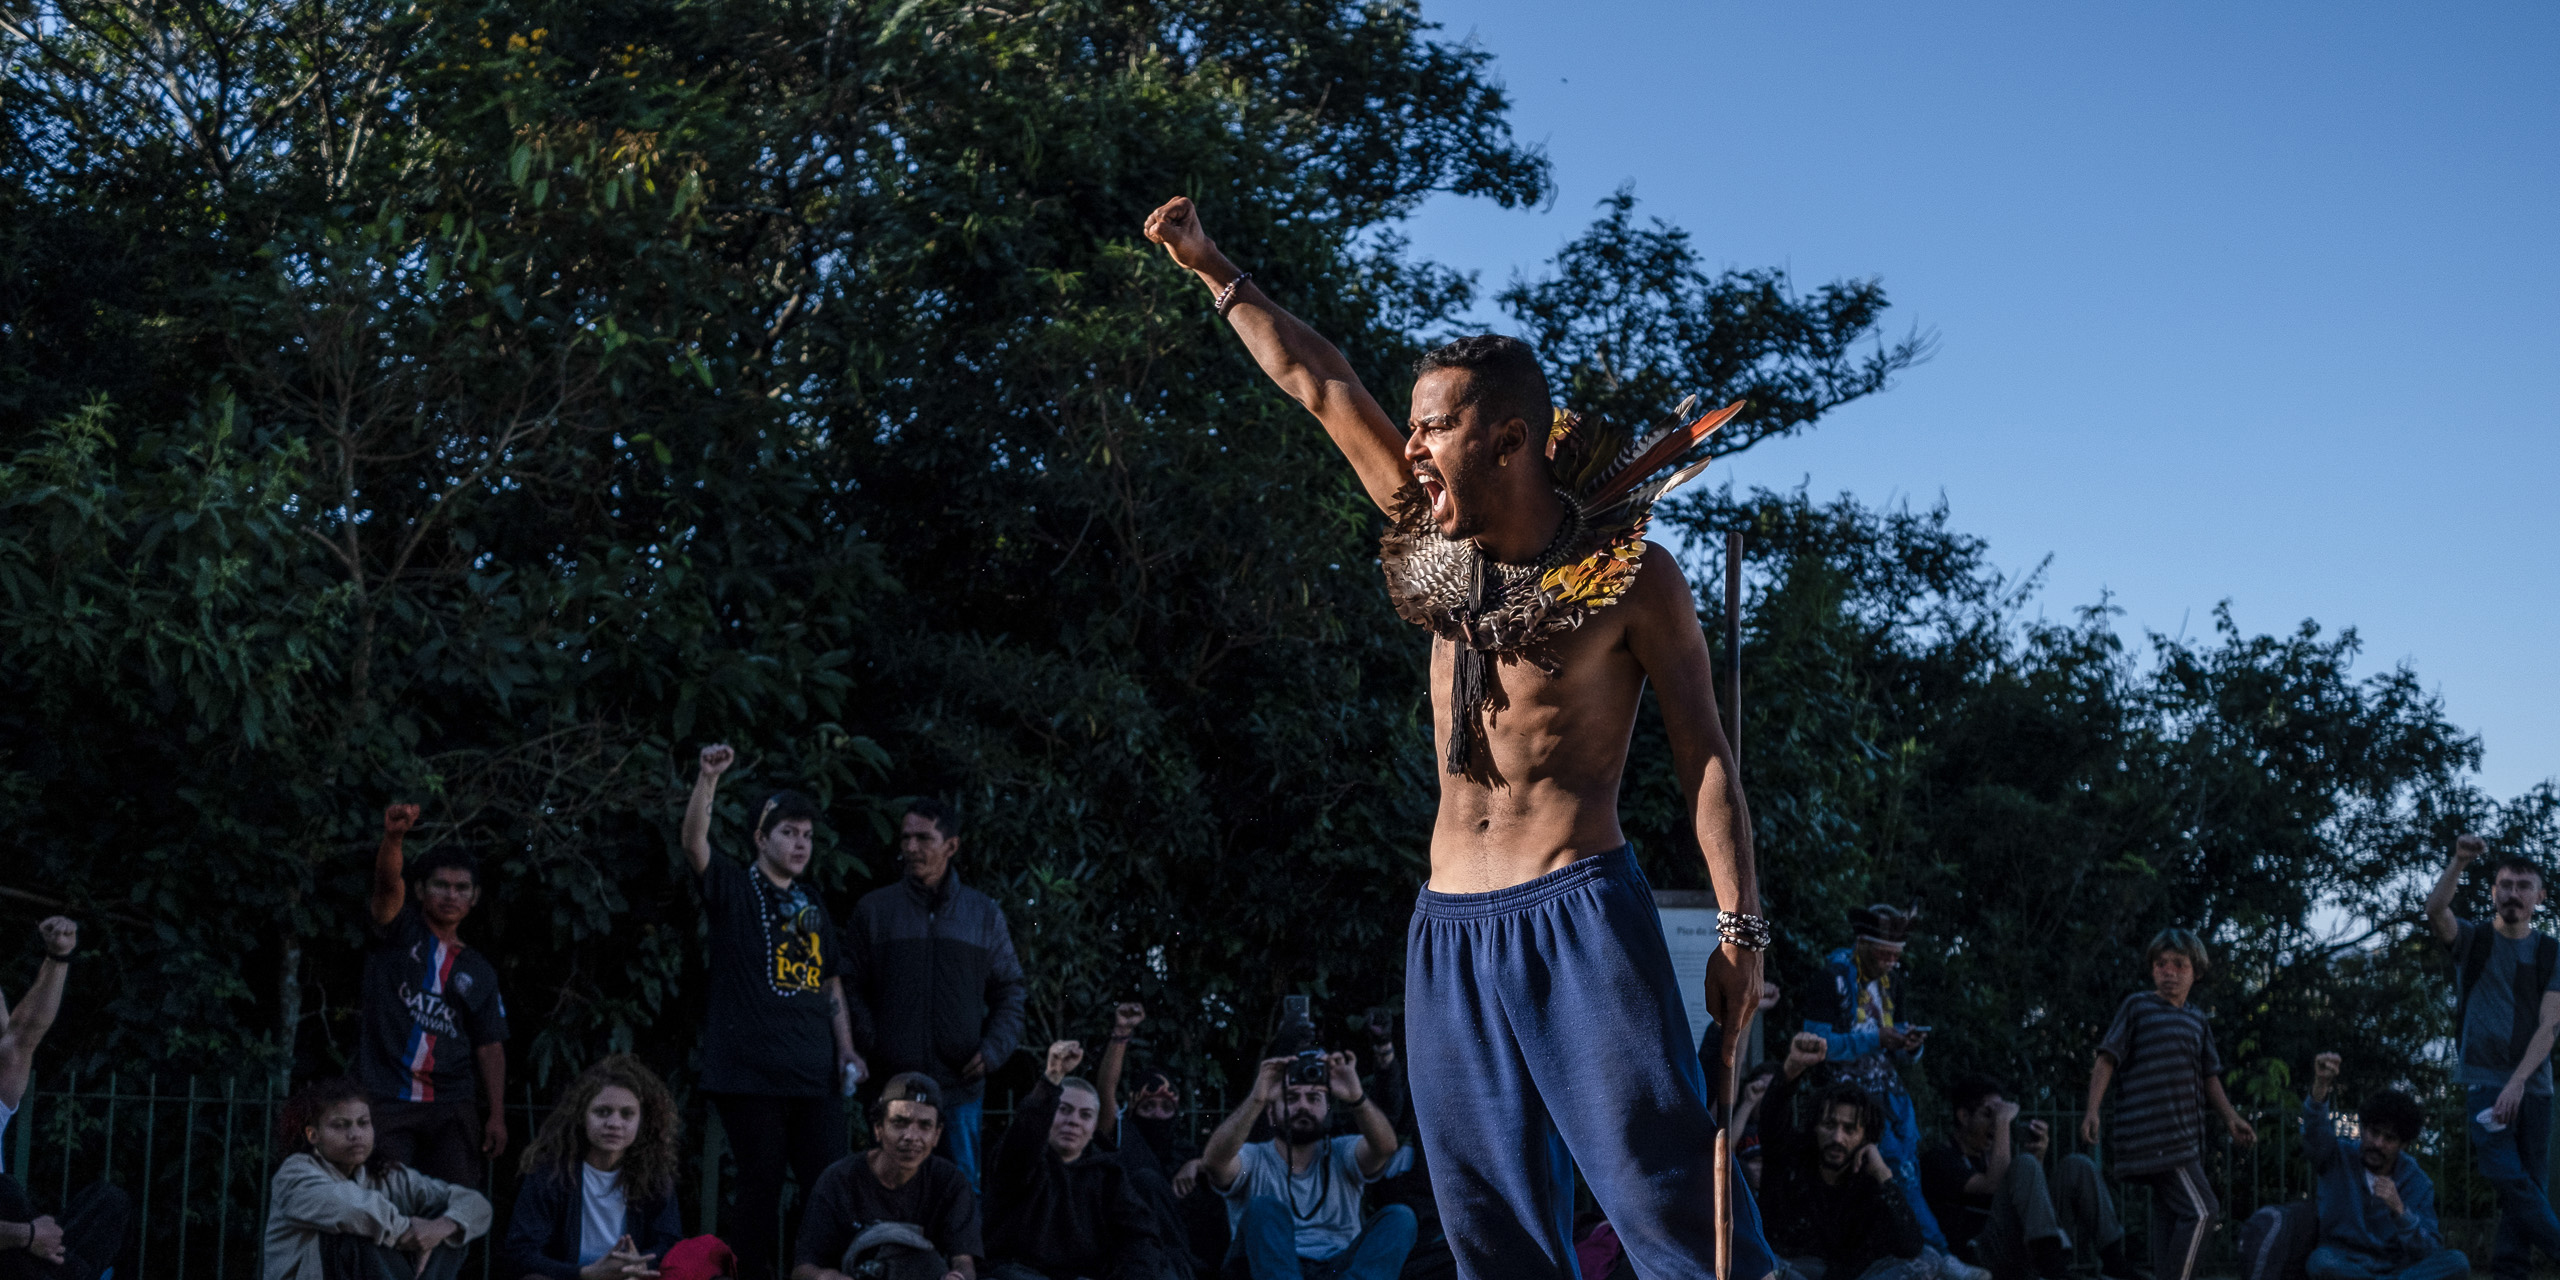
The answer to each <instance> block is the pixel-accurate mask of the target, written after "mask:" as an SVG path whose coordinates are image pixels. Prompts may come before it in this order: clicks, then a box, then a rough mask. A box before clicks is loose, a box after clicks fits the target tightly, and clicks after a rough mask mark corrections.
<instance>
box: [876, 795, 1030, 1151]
mask: <svg viewBox="0 0 2560 1280" xmlns="http://www.w3.org/2000/svg"><path fill="white" fill-rule="evenodd" d="M959 856H960V815H959V814H957V813H955V812H953V811H952V810H951V808H950V807H949V806H948V805H945V804H943V803H942V802H941V801H938V800H934V799H930V798H926V799H920V800H917V801H915V802H914V803H913V804H910V805H908V806H907V812H906V816H905V817H904V818H903V819H902V820H901V821H900V822H899V828H898V866H899V868H900V869H901V870H903V871H904V872H905V875H904V876H903V877H902V878H901V879H900V880H899V882H898V883H896V884H893V885H890V886H889V887H887V888H885V889H874V890H872V891H871V892H870V893H867V894H864V895H863V897H862V901H861V902H859V903H857V904H855V906H854V909H853V919H852V920H850V921H848V922H847V923H848V925H849V927H848V928H847V930H846V934H847V937H846V943H847V947H846V952H847V954H848V955H850V956H851V957H852V960H851V964H852V967H853V975H854V979H853V993H854V1001H855V1004H856V1007H857V1008H858V1009H859V1010H860V1015H861V1019H862V1026H863V1037H862V1045H863V1049H864V1050H865V1052H866V1053H867V1054H868V1055H869V1056H870V1057H871V1058H872V1059H873V1060H874V1061H875V1064H876V1065H877V1066H878V1068H879V1069H880V1070H881V1071H883V1072H900V1071H913V1072H918V1073H920V1074H923V1075H928V1076H931V1077H933V1080H934V1083H935V1084H937V1085H939V1086H941V1088H942V1102H943V1113H942V1155H943V1157H944V1158H945V1159H948V1160H950V1161H951V1162H952V1163H953V1164H956V1165H958V1166H960V1172H961V1174H962V1175H963V1176H965V1177H966V1178H968V1179H969V1186H970V1189H972V1190H976V1189H977V1187H978V1139H979V1127H980V1115H981V1113H982V1112H983V1110H984V1108H985V1104H986V1088H987V1073H988V1072H989V1071H992V1070H994V1069H995V1068H997V1067H999V1066H1002V1065H1003V1064H1004V1060H1005V1059H1007V1058H1009V1057H1012V1056H1013V1048H1014V1045H1015V1044H1017V1043H1019V1042H1020V1041H1021V1039H1022V1004H1023V996H1024V987H1023V983H1022V962H1021V961H1020V960H1018V959H1016V958H1015V957H1014V953H1013V933H1012V931H1011V930H1010V929H1008V928H1007V927H1006V925H1005V921H1004V910H1003V909H1002V908H1000V907H998V906H997V905H996V902H995V899H993V898H990V897H988V896H987V895H985V894H983V893H980V892H978V891H977V890H975V889H972V888H970V887H969V886H967V885H965V884H962V883H960V872H959V869H958V868H956V867H954V866H952V861H953V860H954V859H956V858H958V857H959Z"/></svg>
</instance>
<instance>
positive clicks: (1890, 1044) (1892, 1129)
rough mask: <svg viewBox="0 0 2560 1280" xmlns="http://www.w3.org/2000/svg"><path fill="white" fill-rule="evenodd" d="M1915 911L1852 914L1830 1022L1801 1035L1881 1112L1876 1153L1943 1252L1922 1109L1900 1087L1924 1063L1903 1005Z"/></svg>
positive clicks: (1919, 1034) (1835, 970) (1836, 969)
mask: <svg viewBox="0 0 2560 1280" xmlns="http://www.w3.org/2000/svg"><path fill="white" fill-rule="evenodd" d="M1912 915H1913V913H1912V912H1909V911H1904V910H1901V909H1900V908H1897V907H1890V906H1886V905H1883V904H1882V903H1879V904H1877V905H1875V906H1871V907H1852V908H1850V910H1849V929H1850V932H1851V935H1852V936H1851V941H1850V943H1849V945H1848V946H1846V947H1843V948H1841V949H1839V950H1837V951H1834V952H1832V953H1831V955H1830V957H1829V958H1828V960H1827V961H1826V962H1825V963H1826V966H1827V967H1828V969H1829V970H1830V978H1831V1000H1832V1005H1831V1008H1830V1010H1829V1011H1828V1012H1827V1015H1826V1016H1827V1017H1828V1018H1829V1021H1826V1022H1815V1021H1812V1020H1810V1019H1808V1020H1807V1021H1806V1022H1805V1024H1804V1029H1805V1030H1807V1031H1810V1032H1812V1033H1814V1034H1815V1035H1818V1036H1821V1037H1822V1039H1823V1043H1824V1045H1825V1047H1826V1049H1827V1051H1828V1052H1829V1053H1830V1055H1831V1063H1832V1070H1833V1071H1834V1072H1835V1073H1836V1075H1835V1076H1834V1078H1835V1079H1840V1080H1846V1081H1848V1082H1849V1083H1851V1084H1854V1085H1856V1086H1858V1087H1859V1088H1861V1089H1864V1090H1866V1091H1867V1096H1869V1097H1871V1098H1874V1099H1875V1100H1876V1105H1877V1106H1879V1107H1882V1108H1883V1109H1884V1125H1885V1128H1884V1132H1883V1133H1881V1134H1878V1135H1876V1149H1877V1150H1878V1151H1880V1152H1882V1153H1883V1154H1884V1158H1885V1161H1886V1163H1888V1164H1891V1165H1892V1166H1893V1180H1894V1183H1895V1185H1897V1186H1898V1187H1900V1188H1901V1190H1902V1194H1903V1195H1905V1196H1908V1197H1910V1200H1911V1215H1912V1217H1913V1218H1915V1219H1917V1220H1918V1221H1919V1223H1920V1236H1921V1238H1922V1239H1924V1240H1927V1241H1928V1242H1929V1245H1930V1247H1932V1248H1935V1249H1941V1250H1943V1249H1945V1248H1946V1247H1947V1238H1946V1234H1945V1233H1944V1232H1943V1231H1941V1230H1940V1229H1939V1227H1938V1219H1937V1216H1936V1215H1935V1214H1933V1213H1931V1212H1930V1211H1929V1202H1928V1201H1927V1200H1926V1199H1924V1198H1923V1197H1922V1195H1921V1186H1920V1111H1919V1108H1918V1107H1917V1106H1915V1105H1914V1104H1913V1103H1912V1101H1911V1091H1910V1090H1908V1089H1905V1088H1903V1087H1902V1071H1901V1068H1902V1067H1904V1066H1906V1065H1908V1064H1910V1063H1913V1062H1917V1061H1919V1060H1920V1055H1921V1053H1922V1052H1923V1051H1925V1049H1926V1048H1927V1046H1926V1045H1925V1044H1924V1043H1923V1041H1924V1040H1925V1039H1926V1038H1927V1037H1928V1034H1929V1029H1928V1028H1927V1027H1920V1026H1913V1025H1912V1023H1911V1019H1910V1018H1909V1017H1907V1016H1905V1010H1904V1009H1903V1005H1902V974H1901V968H1902V950H1903V948H1904V947H1905V946H1906V945H1908V944H1909V940H1910V937H1911V919H1912Z"/></svg>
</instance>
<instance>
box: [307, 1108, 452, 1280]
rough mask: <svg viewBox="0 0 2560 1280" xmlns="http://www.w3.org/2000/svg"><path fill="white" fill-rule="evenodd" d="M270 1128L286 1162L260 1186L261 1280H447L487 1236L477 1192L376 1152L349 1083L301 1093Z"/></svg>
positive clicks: (368, 1113)
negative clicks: (263, 1224) (263, 1203)
mask: <svg viewBox="0 0 2560 1280" xmlns="http://www.w3.org/2000/svg"><path fill="white" fill-rule="evenodd" d="M279 1128H280V1129H281V1130H282V1132H281V1133H280V1134H279V1135H278V1137H279V1138H280V1139H281V1140H282V1145H283V1146H285V1147H286V1148H287V1149H288V1150H289V1151H290V1152H291V1153H292V1154H290V1155H287V1156H286V1157H285V1160H284V1163H283V1164H282V1165H281V1166H279V1167H278V1168H277V1169H276V1176H275V1180H274V1181H273V1182H272V1183H270V1184H269V1187H268V1193H267V1200H268V1209H267V1248H266V1266H265V1267H264V1269H263V1274H264V1276H265V1278H266V1280H455V1277H457V1276H459V1275H460V1274H461V1273H462V1251H463V1246H465V1245H467V1244H469V1243H470V1242H471V1241H473V1240H476V1239H479V1238H480V1237H481V1236H483V1235H486V1234H488V1231H489V1216H490V1215H489V1201H488V1200H487V1199H486V1198H485V1197H483V1196H482V1195H481V1194H480V1193H479V1192H477V1191H473V1190H472V1189H470V1188H469V1187H458V1186H455V1185H454V1184H452V1183H450V1182H444V1181H440V1180H438V1179H435V1178H430V1177H428V1176H427V1175H425V1174H423V1173H420V1172H418V1171H417V1170H415V1169H411V1168H407V1167H405V1166H403V1165H401V1164H398V1163H397V1162H394V1161H392V1160H391V1159H389V1158H388V1157H385V1156H382V1155H380V1154H378V1153H377V1151H376V1149H375V1147H374V1141H373V1108H372V1105H371V1104H370V1103H368V1102H367V1101H366V1099H365V1092H364V1090H363V1089H362V1088H361V1087H359V1086H358V1085H357V1084H356V1083H355V1082H354V1081H352V1080H327V1081H323V1082H321V1083H319V1084H315V1085H311V1086H309V1087H307V1088H305V1089H304V1090H303V1091H302V1092H301V1093H299V1094H296V1095H295V1096H294V1097H293V1099H292V1100H291V1101H289V1102H287V1103H286V1104H285V1108H284V1115H283V1117H282V1123H281V1124H280V1125H279Z"/></svg>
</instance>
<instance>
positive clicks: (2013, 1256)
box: [1973, 1155, 2124, 1280]
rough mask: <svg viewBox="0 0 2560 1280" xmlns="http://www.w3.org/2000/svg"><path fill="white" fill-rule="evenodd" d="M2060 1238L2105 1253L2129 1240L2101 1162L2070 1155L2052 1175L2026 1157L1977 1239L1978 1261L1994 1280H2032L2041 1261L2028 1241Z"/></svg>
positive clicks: (2005, 1181)
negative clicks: (2100, 1174)
mask: <svg viewBox="0 0 2560 1280" xmlns="http://www.w3.org/2000/svg"><path fill="white" fill-rule="evenodd" d="M2057 1236H2058V1237H2060V1238H2061V1240H2062V1245H2063V1247H2064V1248H2066V1249H2068V1248H2070V1247H2071V1245H2072V1244H2073V1242H2075V1241H2081V1240H2085V1241H2088V1242H2089V1243H2090V1244H2091V1245H2094V1246H2096V1247H2098V1248H2101V1249H2103V1248H2105V1247H2106V1246H2108V1245H2110V1244H2113V1243H2115V1242H2116V1241H2118V1240H2121V1239H2123V1238H2124V1226H2123V1224H2122V1223H2120V1222H2118V1221H2117V1220H2116V1202H2115V1197H2114V1196H2111V1195H2109V1194H2107V1184H2106V1180H2105V1179H2104V1178H2102V1177H2100V1176H2099V1175H2098V1164H2097V1162H2096V1161H2094V1160H2091V1159H2090V1158H2089V1157H2087V1156H2064V1157H2063V1158H2061V1159H2060V1160H2056V1161H2054V1164H2053V1172H2052V1174H2051V1175H2050V1176H2048V1175H2047V1174H2046V1173H2045V1168H2044V1162H2043V1161H2041V1160H2037V1159H2034V1158H2032V1157H2029V1156H2023V1155H2022V1156H2019V1157H2017V1158H2015V1159H2013V1160H2011V1161H2010V1162H2009V1172H2008V1174H2007V1176H2005V1177H2003V1178H2002V1179H2001V1180H2000V1188H1999V1190H1997V1191H1995V1192H1993V1193H1992V1199H1991V1220H1990V1222H1988V1223H1987V1224H1985V1225H1984V1226H1983V1228H1982V1234H1981V1235H1979V1236H1976V1237H1974V1241H1973V1247H1974V1252H1975V1254H1976V1256H1978V1257H1980V1258H1981V1260H1982V1265H1983V1267H1984V1268H1985V1269H1987V1270H1989V1271H1990V1272H1991V1274H1992V1277H1993V1280H2029V1278H2030V1277H2032V1276H2034V1275H2035V1256H2034V1254H2033V1253H2032V1252H2030V1251H2029V1250H2028V1248H2027V1242H2028V1241H2030V1240H2042V1239H2046V1238H2048V1237H2057Z"/></svg>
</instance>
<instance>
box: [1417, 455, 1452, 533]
mask: <svg viewBox="0 0 2560 1280" xmlns="http://www.w3.org/2000/svg"><path fill="white" fill-rule="evenodd" d="M1413 478H1414V481H1415V482H1416V483H1418V484H1420V485H1421V486H1422V497H1423V500H1424V501H1426V502H1428V503H1430V504H1431V518H1432V519H1433V520H1437V521H1442V522H1446V521H1447V520H1448V518H1449V486H1448V485H1446V484H1443V483H1441V480H1440V473H1439V472H1438V471H1436V470H1434V469H1432V468H1430V467H1415V468H1414V469H1413Z"/></svg>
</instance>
